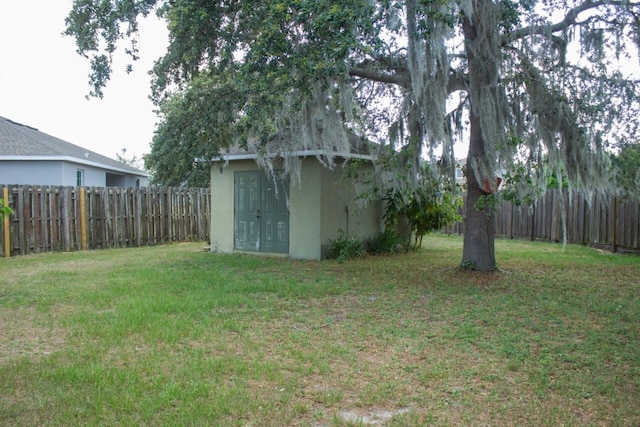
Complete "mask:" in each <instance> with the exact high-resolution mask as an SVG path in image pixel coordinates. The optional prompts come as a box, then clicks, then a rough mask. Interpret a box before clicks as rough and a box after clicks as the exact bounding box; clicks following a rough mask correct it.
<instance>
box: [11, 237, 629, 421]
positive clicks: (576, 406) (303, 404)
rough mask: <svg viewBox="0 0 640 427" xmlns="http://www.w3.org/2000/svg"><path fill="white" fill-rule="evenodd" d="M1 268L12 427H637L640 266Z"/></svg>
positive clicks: (528, 249) (512, 249)
mask: <svg viewBox="0 0 640 427" xmlns="http://www.w3.org/2000/svg"><path fill="white" fill-rule="evenodd" d="M461 249H462V240H461V238H459V237H457V236H451V237H447V236H440V235H436V236H430V237H427V238H426V239H425V242H424V250H423V251H421V252H419V253H410V254H406V255H399V256H389V257H367V258H362V259H357V260H352V261H348V262H346V263H344V264H338V263H336V262H335V261H323V262H308V261H304V262H302V261H289V260H284V259H267V258H259V257H252V256H246V255H214V254H210V253H207V252H204V251H203V250H202V245H201V244H180V245H173V246H158V247H152V248H142V249H115V250H104V251H94V252H84V253H79V252H76V253H57V254H44V255H33V256H26V257H18V258H10V259H0V271H1V272H2V276H1V279H0V425H3V426H5V425H10V426H11V425H16V426H30V425H64V426H68V425H125V426H127V425H150V426H152V425H153V426H156V425H196V426H197V425H203V426H204V425H207V426H288V425H300V426H317V427H320V426H358V425H370V424H377V425H382V424H384V425H393V426H422V425H519V424H520V425H548V426H557V425H568V426H571V425H575V426H585V425H607V426H615V425H620V426H637V425H639V424H640V397H639V396H640V257H635V256H621V255H610V254H607V253H602V252H599V251H597V250H594V249H589V248H583V247H575V246H569V247H567V249H566V251H564V252H563V251H562V248H561V246H560V245H549V244H541V243H530V242H518V241H498V242H497V244H496V251H497V258H498V262H499V263H500V267H501V268H502V271H501V272H499V273H495V274H486V273H469V272H464V271H461V270H459V269H457V268H456V265H457V264H458V262H459V260H460V257H461Z"/></svg>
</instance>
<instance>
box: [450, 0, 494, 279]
mask: <svg viewBox="0 0 640 427" xmlns="http://www.w3.org/2000/svg"><path fill="white" fill-rule="evenodd" d="M498 12H499V10H498V8H497V6H496V5H495V4H494V3H493V1H492V0H478V1H477V2H476V3H475V7H474V10H473V14H474V15H473V16H465V17H464V18H463V20H462V30H463V34H464V39H465V50H466V54H467V60H468V63H469V89H468V90H469V101H470V106H471V108H470V110H471V111H470V113H469V122H470V129H469V133H470V139H469V154H468V156H467V201H466V205H465V231H464V247H463V249H462V262H461V263H460V265H461V266H462V267H464V268H468V269H473V270H480V271H492V270H495V269H496V258H495V251H494V239H495V218H494V210H493V206H492V203H482V207H480V208H479V206H478V201H481V202H482V201H483V200H482V198H483V197H486V196H487V195H488V193H486V192H485V191H483V187H484V188H485V190H486V191H491V192H493V191H495V190H496V188H495V187H494V185H493V181H494V179H495V177H493V176H484V175H485V174H487V173H488V171H489V170H493V168H487V167H486V165H487V163H490V162H495V161H496V159H495V152H494V150H492V149H489V147H490V145H489V144H495V142H496V141H493V140H487V131H486V130H485V129H483V126H489V127H490V128H495V129H499V128H500V125H501V123H500V118H499V117H497V116H496V117H480V114H490V112H491V113H494V112H497V111H499V108H498V106H497V101H498V97H497V96H496V90H497V87H498V80H499V79H498V77H499V75H498V69H499V66H498V65H499V62H500V46H499V34H498V33H497V22H493V21H494V20H495V19H496V18H495V15H496V14H497V13H498ZM481 45H482V46H481ZM487 103H491V104H493V107H494V108H486V107H487V105H486V104H487ZM483 104H485V105H483ZM481 105H482V106H483V107H485V108H481ZM492 156H493V158H491V157H492ZM478 163H482V164H484V165H485V167H484V168H482V170H481V171H480V172H478V173H476V171H474V166H473V165H474V164H476V165H477V164H478ZM478 180H479V181H480V182H478ZM485 180H486V181H487V182H486V184H488V185H485V182H484V181H485ZM487 187H488V188H487Z"/></svg>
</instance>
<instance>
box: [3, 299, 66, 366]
mask: <svg viewBox="0 0 640 427" xmlns="http://www.w3.org/2000/svg"><path fill="white" fill-rule="evenodd" d="M46 323H50V325H46ZM0 325H2V327H1V328H0V365H5V364H8V363H10V362H11V361H13V360H16V359H19V358H23V357H27V358H30V359H39V358H42V357H47V356H49V355H50V354H52V353H53V352H55V351H58V350H61V349H62V348H64V345H65V331H64V329H62V328H60V327H57V326H56V325H55V321H51V320H46V319H44V318H43V316H42V315H41V314H39V313H38V312H37V311H36V310H34V309H32V308H19V309H14V310H2V311H0Z"/></svg>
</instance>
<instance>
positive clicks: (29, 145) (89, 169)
mask: <svg viewBox="0 0 640 427" xmlns="http://www.w3.org/2000/svg"><path fill="white" fill-rule="evenodd" d="M148 182H149V174H147V173H146V172H144V171H141V170H139V169H136V168H133V167H131V166H128V165H125V164H124V163H121V162H118V161H117V160H113V159H110V158H108V157H106V156H103V155H101V154H98V153H95V152H93V151H90V150H87V149H85V148H82V147H79V146H77V145H74V144H71V143H69V142H66V141H63V140H61V139H59V138H56V137H54V136H51V135H47V134H46V133H43V132H40V131H39V130H37V129H35V128H32V127H30V126H26V125H22V124H19V123H16V122H13V121H11V120H9V119H7V118H4V117H0V184H18V185H64V186H94V187H143V186H147V185H148Z"/></svg>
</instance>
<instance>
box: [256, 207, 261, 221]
mask: <svg viewBox="0 0 640 427" xmlns="http://www.w3.org/2000/svg"><path fill="white" fill-rule="evenodd" d="M257 212H258V215H256V218H258V219H260V209H258V211H257Z"/></svg>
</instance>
